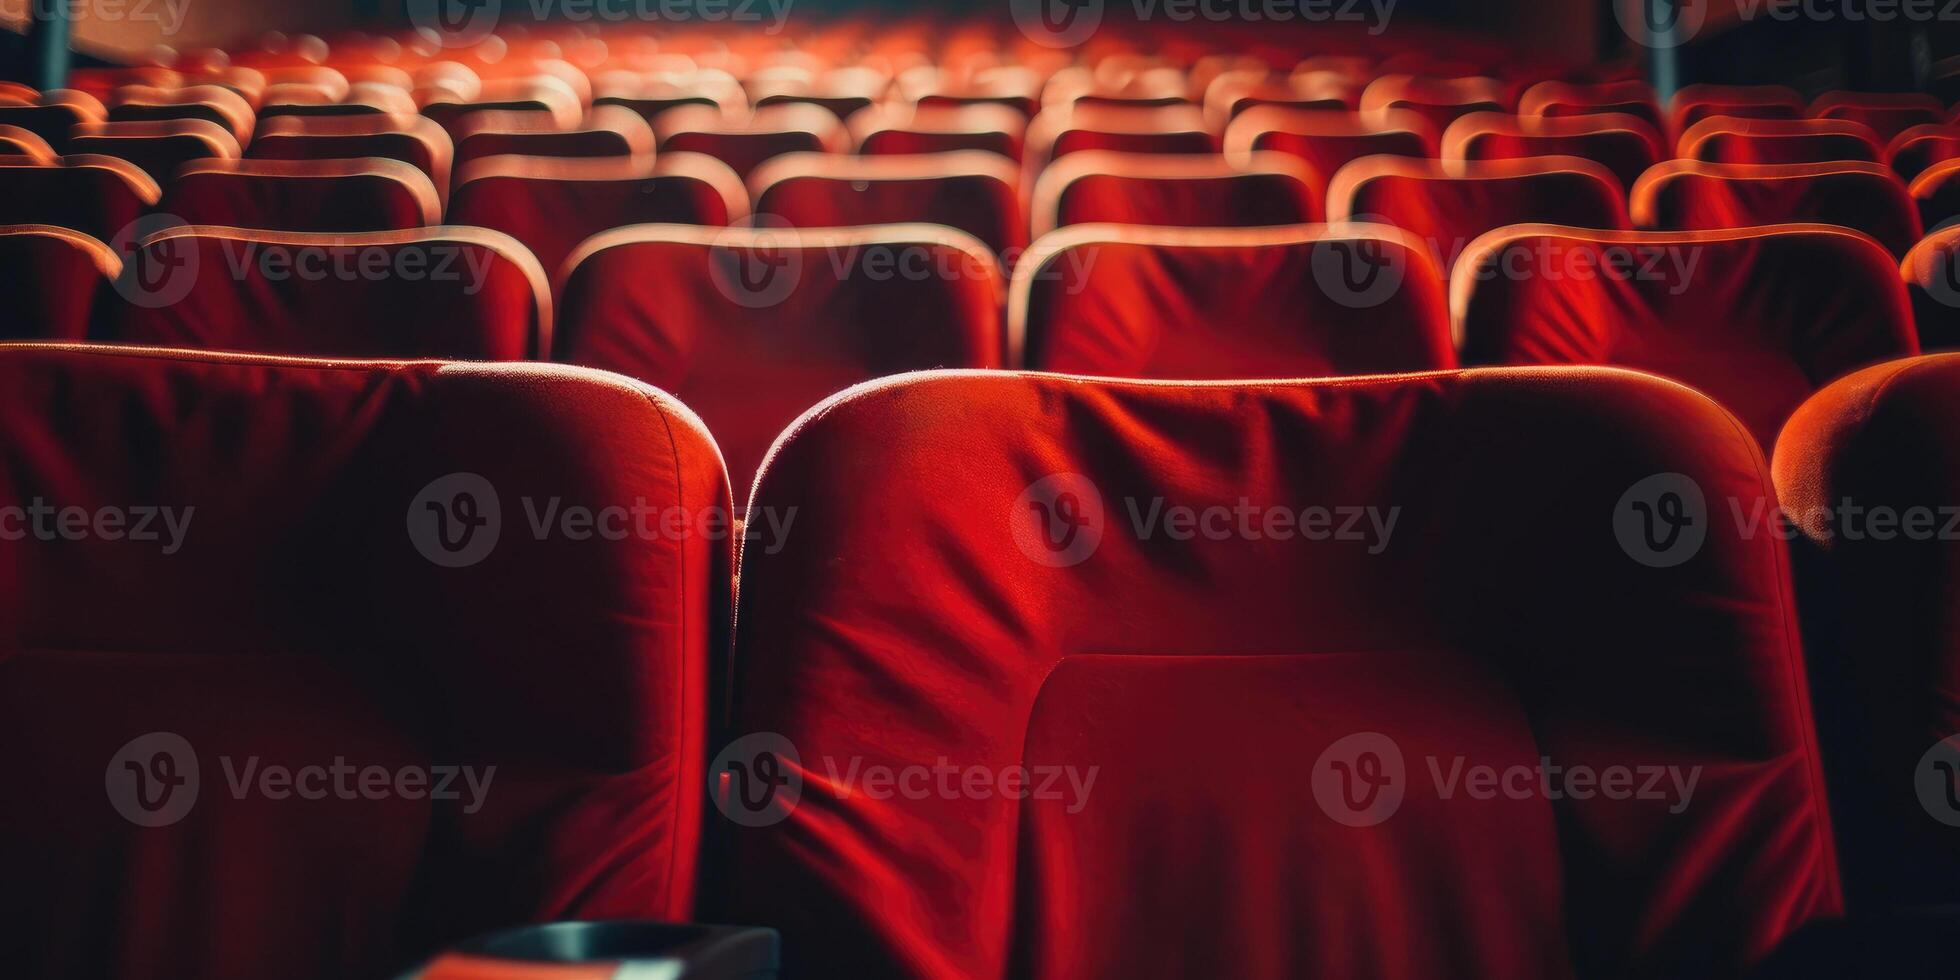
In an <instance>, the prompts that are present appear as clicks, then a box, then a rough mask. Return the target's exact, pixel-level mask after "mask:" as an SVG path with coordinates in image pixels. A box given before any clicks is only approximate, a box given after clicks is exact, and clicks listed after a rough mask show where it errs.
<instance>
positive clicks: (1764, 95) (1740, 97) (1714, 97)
mask: <svg viewBox="0 0 1960 980" xmlns="http://www.w3.org/2000/svg"><path fill="white" fill-rule="evenodd" d="M1709 116H1733V117H1736V118H1741V119H1802V118H1803V116H1804V103H1803V96H1802V95H1799V94H1797V90H1796V89H1793V88H1789V87H1787V86H1783V85H1708V84H1696V85H1684V86H1682V87H1681V88H1680V90H1678V91H1676V92H1675V93H1674V98H1673V99H1672V100H1670V101H1669V103H1668V128H1669V130H1670V131H1671V132H1673V133H1674V135H1676V136H1679V135H1681V134H1682V133H1686V132H1687V131H1688V129H1689V127H1691V126H1693V125H1694V124H1696V123H1698V122H1701V121H1702V120H1703V119H1706V118H1708V117H1709Z"/></svg>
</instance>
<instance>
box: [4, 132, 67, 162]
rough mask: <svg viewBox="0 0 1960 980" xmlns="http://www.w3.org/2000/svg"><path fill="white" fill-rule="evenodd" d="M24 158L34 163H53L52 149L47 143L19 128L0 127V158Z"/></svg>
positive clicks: (53, 154)
mask: <svg viewBox="0 0 1960 980" xmlns="http://www.w3.org/2000/svg"><path fill="white" fill-rule="evenodd" d="M4 157H26V158H27V159H29V160H32V161H34V162H35V163H53V162H54V161H55V152H54V147H52V146H49V145H48V141H47V140H44V139H42V138H40V137H39V136H36V135H34V134H33V133H30V132H28V131H27V130H25V129H22V128H20V127H19V126H4V125H0V158H4Z"/></svg>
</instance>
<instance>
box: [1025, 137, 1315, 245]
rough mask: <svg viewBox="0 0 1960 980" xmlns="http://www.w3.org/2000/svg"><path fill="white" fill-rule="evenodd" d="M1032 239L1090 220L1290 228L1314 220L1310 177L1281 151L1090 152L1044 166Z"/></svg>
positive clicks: (1037, 190)
mask: <svg viewBox="0 0 1960 980" xmlns="http://www.w3.org/2000/svg"><path fill="white" fill-rule="evenodd" d="M1030 215H1031V217H1032V222H1033V229H1034V234H1036V235H1037V236H1038V235H1044V234H1047V233H1048V232H1050V231H1053V230H1054V229H1056V228H1060V227H1065V226H1068V225H1077V224H1086V223H1091V222H1114V223H1120V224H1138V225H1184V226H1229V227H1245V226H1252V225H1290V224H1300V223H1303V222H1310V221H1317V220H1319V219H1320V216H1321V207H1320V201H1319V199H1318V197H1317V196H1316V195H1315V193H1314V187H1313V174H1312V172H1310V171H1309V170H1307V168H1306V167H1304V166H1302V165H1301V164H1300V163H1299V161H1297V160H1295V159H1293V158H1292V157H1289V156H1287V155H1285V154H1281V153H1266V152H1257V153H1248V154H1245V155H1244V156H1243V157H1242V158H1238V159H1227V158H1225V157H1222V156H1187V155H1171V154H1153V153H1111V152H1105V151H1090V152H1084V153H1076V154H1071V155H1069V156H1068V157H1066V158H1064V159H1061V160H1058V161H1056V162H1055V163H1053V164H1051V165H1050V166H1049V167H1048V169H1047V170H1045V171H1043V172H1042V174H1041V180H1040V182H1038V183H1037V184H1036V185H1035V189H1034V197H1033V204H1032V205H1031V207H1030Z"/></svg>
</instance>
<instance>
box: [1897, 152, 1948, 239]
mask: <svg viewBox="0 0 1960 980" xmlns="http://www.w3.org/2000/svg"><path fill="white" fill-rule="evenodd" d="M1906 191H1907V193H1909V194H1911V195H1912V203H1913V206H1914V207H1916V208H1918V209H1919V220H1920V223H1921V224H1923V225H1924V226H1925V227H1927V228H1928V229H1936V228H1939V227H1941V226H1942V225H1945V224H1946V223H1947V222H1949V221H1951V220H1953V219H1954V218H1956V217H1960V159H1954V160H1943V161H1941V162H1939V163H1936V164H1933V165H1932V166H1930V167H1927V168H1926V169H1925V170H1924V171H1921V172H1920V174H1919V176H1917V177H1914V178H1913V179H1912V183H1910V184H1908V185H1907V186H1906Z"/></svg>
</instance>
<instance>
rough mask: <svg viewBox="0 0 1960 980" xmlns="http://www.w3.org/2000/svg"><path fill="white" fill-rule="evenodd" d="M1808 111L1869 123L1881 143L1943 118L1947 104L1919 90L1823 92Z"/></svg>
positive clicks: (1826, 116)
mask: <svg viewBox="0 0 1960 980" xmlns="http://www.w3.org/2000/svg"><path fill="white" fill-rule="evenodd" d="M1810 114H1811V115H1812V116H1814V117H1816V118H1818V119H1846V120H1850V121H1851V122H1855V123H1860V124H1863V125H1865V126H1869V127H1870V128H1871V130H1872V131H1873V132H1874V133H1877V134H1878V138H1879V141H1880V142H1881V143H1883V142H1887V141H1890V140H1891V139H1893V138H1894V137H1896V136H1898V135H1899V134H1900V133H1903V132H1905V131H1906V130H1908V129H1911V128H1912V127H1914V126H1923V125H1928V124H1934V123H1943V122H1945V121H1946V106H1944V105H1942V104H1941V103H1940V100H1938V99H1936V98H1933V97H1932V96H1930V95H1921V94H1918V93H1896V94H1894V93H1864V92H1826V93H1824V94H1823V95H1820V96H1818V97H1817V98H1816V99H1815V100H1814V101H1812V102H1811V103H1810Z"/></svg>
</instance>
